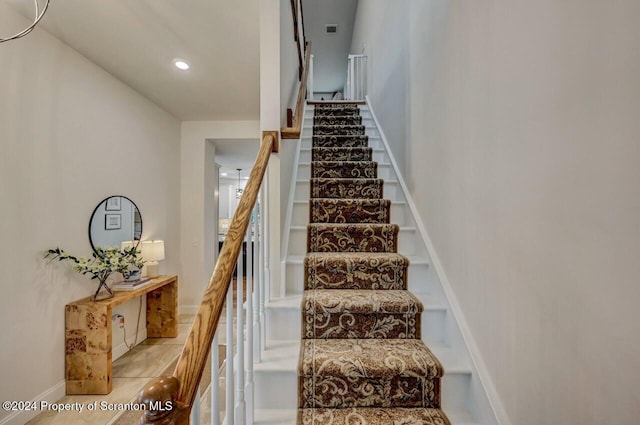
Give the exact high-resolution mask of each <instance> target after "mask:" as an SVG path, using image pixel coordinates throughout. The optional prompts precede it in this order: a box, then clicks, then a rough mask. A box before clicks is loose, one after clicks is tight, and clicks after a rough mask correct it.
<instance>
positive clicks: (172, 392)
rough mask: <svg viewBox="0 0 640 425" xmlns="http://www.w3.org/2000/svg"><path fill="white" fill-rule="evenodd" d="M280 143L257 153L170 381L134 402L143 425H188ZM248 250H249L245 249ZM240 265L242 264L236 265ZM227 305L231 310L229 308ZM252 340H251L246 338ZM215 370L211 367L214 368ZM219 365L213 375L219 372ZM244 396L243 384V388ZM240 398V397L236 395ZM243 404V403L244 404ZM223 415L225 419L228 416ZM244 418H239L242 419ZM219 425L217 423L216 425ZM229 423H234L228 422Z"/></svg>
mask: <svg viewBox="0 0 640 425" xmlns="http://www.w3.org/2000/svg"><path fill="white" fill-rule="evenodd" d="M277 149H278V140H277V132H265V133H263V137H262V142H261V146H260V151H259V153H258V157H257V158H256V162H255V164H254V167H253V169H252V170H251V174H250V176H249V180H248V182H247V185H246V187H245V190H244V193H243V195H242V198H241V199H240V203H239V204H238V208H237V210H236V212H235V214H234V216H233V219H232V221H231V225H230V227H229V231H228V233H227V236H226V238H225V241H224V244H223V245H222V250H221V251H220V255H219V257H218V261H217V262H216V265H215V268H214V270H213V274H212V276H211V279H210V281H209V285H208V287H207V289H206V291H205V293H204V296H203V297H202V303H201V304H200V308H199V310H198V314H197V315H196V316H195V319H194V322H193V325H192V327H191V331H190V332H189V336H188V338H187V341H186V343H185V345H184V348H183V350H182V353H181V355H180V357H179V359H178V363H177V365H176V368H175V370H174V372H173V375H172V376H171V377H163V378H157V379H155V380H153V381H151V382H149V383H148V384H147V385H146V386H145V388H144V389H143V390H142V391H141V392H140V394H139V395H138V401H139V402H141V403H145V404H146V405H147V410H146V411H145V412H144V419H143V422H142V423H143V424H147V425H160V424H162V425H187V424H189V420H190V419H189V418H190V415H191V410H192V408H195V409H197V408H198V407H199V403H197V402H195V400H196V398H197V397H196V396H197V392H198V388H199V385H200V380H201V378H202V375H203V371H204V368H205V364H206V363H207V357H208V355H209V353H210V349H211V347H212V342H213V341H214V335H215V332H216V329H217V327H218V323H219V321H220V316H221V314H222V311H223V308H224V307H225V299H226V300H227V311H228V312H229V311H232V308H233V306H232V304H233V303H232V302H230V300H233V298H232V297H230V296H229V295H230V294H231V292H230V291H229V287H230V285H231V278H232V276H233V270H234V268H235V265H236V263H237V262H238V256H239V254H240V250H241V247H242V243H243V240H244V239H245V235H246V234H251V232H247V229H248V227H249V224H250V222H251V219H252V212H253V211H254V206H255V205H256V200H257V198H258V192H259V191H260V186H261V184H262V180H263V177H264V174H265V170H266V168H267V165H268V163H269V158H270V155H271V152H272V151H273V152H277ZM247 249H249V247H247ZM239 264H242V262H240V263H239ZM238 280H239V284H238V285H237V286H238V292H239V294H238V297H239V300H238V305H239V306H240V308H239V309H238V311H239V313H240V314H238V320H240V318H241V317H242V301H243V294H242V272H241V271H239V272H238ZM249 289H250V288H248V289H247V298H248V299H251V297H252V295H253V294H251V293H252V292H253V291H251V292H250V291H249ZM229 304H231V305H229ZM227 319H228V320H227V322H228V323H227V325H228V326H229V325H230V324H232V323H233V318H231V320H229V317H228V316H227ZM251 325H252V323H248V324H247V327H248V328H249V327H251ZM238 331H240V332H238V334H239V338H238V345H240V341H242V333H243V331H242V322H240V324H239V325H238ZM231 334H232V335H231V338H232V339H233V329H232V328H231ZM229 338H230V335H229V330H228V331H227V347H229V349H228V350H227V353H226V358H227V369H228V370H230V371H231V372H232V373H233V366H232V365H231V364H230V363H231V361H232V359H233V350H232V349H231V347H233V346H234V344H233V342H231V344H229ZM248 339H251V338H248ZM214 346H215V347H214V348H215V349H214V351H215V352H216V353H215V354H216V355H217V348H218V347H217V344H214ZM237 356H238V359H243V358H244V356H243V353H242V352H241V351H240V347H238V354H237ZM212 366H213V365H212ZM217 366H218V365H217V363H216V364H215V369H216V370H217ZM241 385H242V391H244V387H245V384H244V382H242V384H241ZM213 386H217V382H212V387H213ZM240 396H241V397H242V398H243V397H244V394H241V395H240ZM242 403H244V399H243V400H242ZM229 414H230V412H229V409H227V415H229ZM242 414H243V413H240V415H242ZM216 423H217V422H216ZM227 423H233V421H227ZM238 423H240V424H243V425H244V423H245V420H244V419H239V420H238Z"/></svg>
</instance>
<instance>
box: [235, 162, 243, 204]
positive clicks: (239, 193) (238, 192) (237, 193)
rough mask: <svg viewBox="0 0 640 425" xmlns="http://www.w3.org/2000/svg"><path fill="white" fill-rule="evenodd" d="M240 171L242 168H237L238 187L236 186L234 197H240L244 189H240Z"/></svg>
mask: <svg viewBox="0 0 640 425" xmlns="http://www.w3.org/2000/svg"><path fill="white" fill-rule="evenodd" d="M240 171H242V168H238V187H237V188H236V199H240V198H242V193H243V192H244V190H242V189H240Z"/></svg>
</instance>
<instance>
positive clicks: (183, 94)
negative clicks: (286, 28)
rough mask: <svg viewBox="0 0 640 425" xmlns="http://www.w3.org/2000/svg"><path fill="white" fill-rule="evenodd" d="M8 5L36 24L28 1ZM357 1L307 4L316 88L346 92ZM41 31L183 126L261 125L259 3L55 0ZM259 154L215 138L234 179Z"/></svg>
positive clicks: (252, 147) (309, 0)
mask: <svg viewBox="0 0 640 425" xmlns="http://www.w3.org/2000/svg"><path fill="white" fill-rule="evenodd" d="M4 1H6V3H7V4H9V5H11V6H12V7H14V8H15V9H16V10H18V12H19V13H21V14H22V15H24V16H25V17H28V18H29V19H32V15H33V1H32V0H4ZM282 1H285V0H282ZM357 1H358V0H322V1H320V0H303V2H304V3H303V11H304V14H305V18H304V19H305V30H306V35H307V39H309V40H312V41H313V46H312V49H313V53H314V55H315V64H314V66H315V73H314V79H315V86H316V88H317V89H318V90H320V91H334V90H336V89H341V88H342V87H343V86H344V80H345V78H346V57H347V54H348V53H349V47H350V44H351V34H352V32H353V20H354V17H355V11H356V7H357ZM40 3H41V4H42V0H40ZM287 3H288V2H287ZM325 24H338V34H334V35H328V34H325V33H324V27H325ZM38 28H42V29H45V30H47V31H48V32H50V33H51V34H53V35H54V36H55V37H57V38H59V39H61V40H62V41H64V42H65V43H66V44H68V45H69V46H71V47H72V48H74V49H75V50H77V51H78V52H79V53H80V54H82V55H83V56H85V57H87V58H88V59H89V60H91V61H92V62H94V63H95V64H96V65H98V66H100V67H101V68H103V69H104V70H106V71H107V72H109V73H110V74H112V75H113V76H114V77H116V78H117V79H119V80H121V81H122V82H124V83H125V84H127V85H128V86H130V87H131V88H133V89H134V90H136V91H138V92H139V93H141V94H142V95H143V96H145V97H146V98H148V99H149V100H151V101H152V102H154V103H155V104H157V105H159V106H160V107H161V108H163V109H164V110H166V111H167V112H169V113H170V114H172V115H173V116H175V117H176V118H178V119H179V120H182V121H194V120H257V119H259V115H260V113H259V105H260V104H259V89H260V87H259V81H260V75H259V0H239V1H227V0H188V1H185V0H52V1H51V4H50V6H49V10H48V11H47V13H46V15H45V16H44V18H43V19H42V21H41V22H40V24H39V26H38ZM3 35H8V34H4V32H3ZM12 43H19V41H12ZM178 58H179V59H183V60H185V61H187V62H189V64H190V65H191V69H189V70H188V71H186V72H185V71H180V70H178V69H177V68H176V67H175V66H174V65H173V61H174V59H178ZM257 151H258V141H257V140H229V141H216V160H217V162H218V163H219V164H221V165H222V169H221V172H227V173H228V174H229V176H234V177H235V178H237V171H236V168H242V169H243V170H249V169H250V168H251V166H252V165H253V161H254V160H255V156H256V155H257ZM245 175H248V171H243V173H242V177H244V176H245Z"/></svg>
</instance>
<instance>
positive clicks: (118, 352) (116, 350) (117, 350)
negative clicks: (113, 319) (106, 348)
mask: <svg viewBox="0 0 640 425" xmlns="http://www.w3.org/2000/svg"><path fill="white" fill-rule="evenodd" d="M116 332H120V335H118V334H116ZM121 333H122V331H121V330H120V329H119V328H114V329H113V331H112V339H113V340H114V341H115V338H119V339H122V336H121ZM113 334H116V335H118V336H117V337H115V338H114V335H113ZM145 339H147V328H142V329H140V332H138V338H137V339H136V335H135V332H134V333H133V335H131V336H128V337H127V344H129V346H131V345H132V344H133V343H134V342H135V344H136V345H138V344H140V343H141V342H142V341H144V340H145ZM128 351H129V348H127V346H126V345H125V343H124V341H122V342H121V343H120V344H118V345H114V346H113V349H112V350H111V359H112V360H113V361H114V362H115V361H116V360H117V359H119V358H120V357H122V356H123V355H124V354H126V353H127V352H128Z"/></svg>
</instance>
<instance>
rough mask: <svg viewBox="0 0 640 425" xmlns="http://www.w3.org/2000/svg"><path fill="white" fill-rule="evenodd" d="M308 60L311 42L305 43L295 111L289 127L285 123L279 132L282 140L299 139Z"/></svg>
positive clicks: (307, 75)
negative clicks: (302, 69)
mask: <svg viewBox="0 0 640 425" xmlns="http://www.w3.org/2000/svg"><path fill="white" fill-rule="evenodd" d="M310 60H311V42H310V41H307V45H306V49H305V55H304V72H303V74H302V80H301V81H300V87H299V88H298V98H297V101H296V110H295V112H294V114H293V117H292V120H291V125H289V124H288V123H287V125H288V126H287V127H283V128H282V129H281V130H280V134H282V138H283V139H297V138H299V137H300V131H301V128H302V111H303V108H304V102H305V98H306V94H307V80H308V77H309V62H310ZM287 121H289V120H287Z"/></svg>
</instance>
